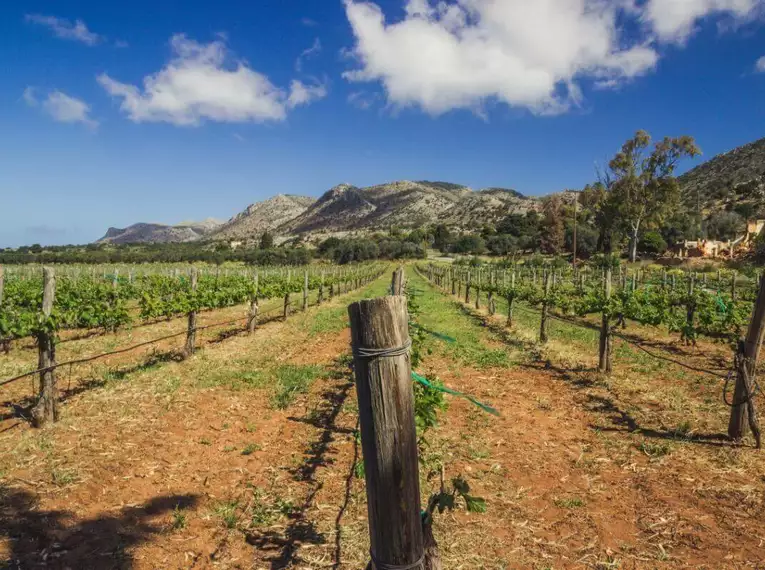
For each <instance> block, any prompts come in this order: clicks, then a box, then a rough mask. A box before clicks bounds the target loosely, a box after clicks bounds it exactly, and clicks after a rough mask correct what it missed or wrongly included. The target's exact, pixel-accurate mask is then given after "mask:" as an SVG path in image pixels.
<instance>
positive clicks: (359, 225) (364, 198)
mask: <svg viewBox="0 0 765 570" xmlns="http://www.w3.org/2000/svg"><path fill="white" fill-rule="evenodd" d="M535 204H537V200H535V199H533V198H526V197H524V196H523V195H522V194H520V193H518V192H516V191H515V190H506V189H504V188H489V189H486V190H482V191H480V192H474V191H473V190H471V189H470V188H468V187H466V186H463V185H460V184H452V183H450V182H431V181H427V180H421V181H419V182H411V181H408V180H403V181H397V182H390V183H386V184H378V185H376V186H369V187H366V188H359V187H357V186H353V185H351V184H339V185H338V186H335V187H334V188H331V189H330V190H328V191H327V192H325V193H324V194H323V195H322V196H321V197H320V198H319V199H318V200H314V199H313V198H307V197H302V196H285V195H279V196H276V197H274V198H270V199H268V200H265V201H263V202H257V203H255V204H252V205H250V206H249V207H248V208H247V209H246V210H245V211H244V212H242V213H240V214H237V215H236V216H234V217H233V218H231V220H229V221H228V222H227V223H226V224H224V225H223V226H221V227H220V228H218V229H217V230H216V231H215V232H213V234H211V236H210V238H211V239H215V240H218V239H228V240H230V239H237V240H245V239H249V240H251V241H254V240H256V239H258V238H259V237H260V236H261V235H262V234H263V232H265V231H269V232H271V233H273V234H274V235H275V236H280V237H284V238H288V237H291V236H296V235H327V234H344V233H348V232H360V233H364V232H373V231H387V230H388V229H390V227H392V226H393V227H399V228H414V227H419V226H422V225H427V224H434V223H439V222H445V223H449V224H450V225H453V226H456V227H465V228H467V227H472V226H474V225H476V224H481V223H483V222H484V221H498V220H500V219H502V218H503V217H505V216H506V215H507V214H509V213H511V212H521V213H522V212H525V211H526V210H527V209H529V208H533V207H535Z"/></svg>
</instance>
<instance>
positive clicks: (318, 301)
mask: <svg viewBox="0 0 765 570" xmlns="http://www.w3.org/2000/svg"><path fill="white" fill-rule="evenodd" d="M323 302H324V272H323V271H322V272H321V280H320V281H319V294H318V296H317V299H316V304H317V305H321V304H322V303H323Z"/></svg>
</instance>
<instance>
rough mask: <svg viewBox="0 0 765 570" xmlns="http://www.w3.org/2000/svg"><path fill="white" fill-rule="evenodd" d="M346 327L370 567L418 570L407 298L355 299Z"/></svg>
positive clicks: (421, 559)
mask: <svg viewBox="0 0 765 570" xmlns="http://www.w3.org/2000/svg"><path fill="white" fill-rule="evenodd" d="M348 315H349V317H350V323H351V346H352V348H353V360H354V370H355V375H356V392H357V396H358V404H359V421H360V425H361V446H362V449H363V455H364V473H365V478H366V490H367V514H368V517H369V537H370V555H371V558H372V562H370V565H369V566H368V567H367V568H368V569H373V570H404V569H406V570H424V569H425V568H426V566H425V555H424V544H423V528H422V518H421V515H420V508H421V504H420V482H419V473H418V467H419V464H418V458H417V430H416V427H415V422H414V393H413V390H412V369H411V363H410V360H409V349H410V348H411V342H412V341H411V339H410V337H409V322H408V321H409V319H408V315H407V305H406V297H404V296H400V295H398V296H389V297H382V298H378V299H368V300H362V301H358V302H356V303H353V304H351V305H350V306H349V307H348Z"/></svg>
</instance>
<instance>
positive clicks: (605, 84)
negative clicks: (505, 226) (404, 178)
mask: <svg viewBox="0 0 765 570" xmlns="http://www.w3.org/2000/svg"><path fill="white" fill-rule="evenodd" d="M761 2H762V0H533V1H530V0H406V2H405V4H404V9H405V16H404V17H403V18H402V19H400V20H399V21H396V22H389V21H386V18H385V14H384V13H383V11H382V10H381V8H380V7H379V6H378V5H376V4H374V3H372V2H368V1H364V0H345V9H346V15H347V17H348V20H349V22H350V24H351V28H352V30H353V33H354V36H355V45H354V47H353V49H352V50H350V52H349V53H350V54H351V55H352V57H353V58H354V59H355V60H356V62H357V64H358V65H357V66H356V68H355V69H353V70H351V71H348V72H346V73H345V74H344V77H345V78H346V79H347V80H349V81H351V82H378V81H379V82H381V83H382V85H383V87H384V89H385V91H386V93H387V97H388V100H389V103H391V104H393V105H397V106H418V107H421V108H422V109H424V110H425V111H427V112H429V113H431V114H434V115H437V114H440V113H444V112H446V111H449V110H452V109H458V108H467V109H471V110H473V111H475V112H478V113H479V114H481V113H482V108H483V105H484V104H485V103H486V102H487V101H498V102H501V103H506V104H507V105H510V106H514V107H522V108H526V109H529V110H530V111H532V112H534V113H537V114H551V113H560V112H565V111H566V110H568V109H569V108H571V107H572V106H575V105H578V104H580V102H581V99H582V90H581V86H580V84H581V83H582V82H583V80H586V81H591V82H592V83H593V85H594V86H595V87H596V88H600V89H613V88H617V87H619V86H620V85H622V84H623V83H624V82H626V81H629V80H631V79H634V78H636V77H639V76H641V75H644V74H646V73H649V72H651V71H652V70H653V69H654V68H655V67H656V65H657V62H658V60H659V52H658V46H660V45H661V44H662V43H663V42H668V41H678V40H679V39H682V38H685V37H687V36H688V35H689V34H690V33H692V30H693V26H694V24H695V22H697V21H699V20H700V19H701V18H703V17H706V16H709V15H712V14H715V13H722V14H726V15H728V16H731V17H733V18H735V19H737V20H741V19H743V18H747V19H750V18H752V17H753V15H754V14H755V13H756V12H757V7H756V5H761Z"/></svg>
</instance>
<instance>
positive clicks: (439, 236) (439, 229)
mask: <svg viewBox="0 0 765 570" xmlns="http://www.w3.org/2000/svg"><path fill="white" fill-rule="evenodd" d="M451 242H452V232H450V231H449V228H448V227H446V225H445V224H438V225H437V226H436V229H435V230H434V231H433V247H435V248H436V249H437V250H439V251H442V252H446V251H447V250H448V249H449V245H450V244H451Z"/></svg>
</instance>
